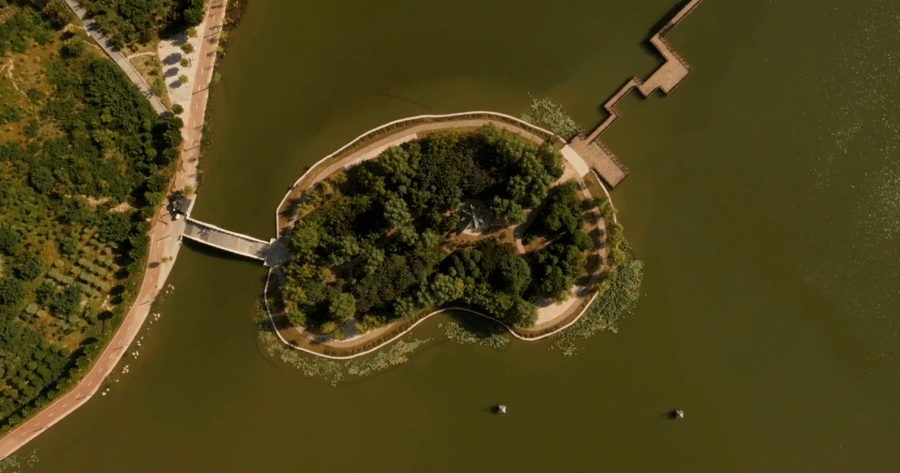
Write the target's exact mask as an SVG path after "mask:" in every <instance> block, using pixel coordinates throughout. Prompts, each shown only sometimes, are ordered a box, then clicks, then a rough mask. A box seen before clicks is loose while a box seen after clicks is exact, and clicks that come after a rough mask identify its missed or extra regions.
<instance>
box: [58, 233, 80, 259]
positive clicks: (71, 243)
mask: <svg viewBox="0 0 900 473" xmlns="http://www.w3.org/2000/svg"><path fill="white" fill-rule="evenodd" d="M59 251H60V252H61V253H62V254H64V255H74V254H75V253H77V252H78V242H77V241H75V239H74V238H69V237H62V238H60V239H59Z"/></svg>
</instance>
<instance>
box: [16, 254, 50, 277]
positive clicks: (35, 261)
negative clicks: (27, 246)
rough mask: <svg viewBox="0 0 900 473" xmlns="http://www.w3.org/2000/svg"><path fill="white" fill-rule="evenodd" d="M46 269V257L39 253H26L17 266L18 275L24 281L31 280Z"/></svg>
mask: <svg viewBox="0 0 900 473" xmlns="http://www.w3.org/2000/svg"><path fill="white" fill-rule="evenodd" d="M43 271H44V259H43V258H41V257H40V256H39V255H25V257H24V258H22V263H21V264H20V265H19V267H17V268H16V276H18V277H19V279H21V280H23V281H31V280H33V279H34V278H36V277H38V276H40V275H41V273H42V272H43Z"/></svg>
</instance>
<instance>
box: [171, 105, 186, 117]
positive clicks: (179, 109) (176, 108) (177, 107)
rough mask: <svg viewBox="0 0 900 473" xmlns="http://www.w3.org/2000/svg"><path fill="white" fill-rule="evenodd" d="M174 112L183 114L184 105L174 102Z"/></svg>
mask: <svg viewBox="0 0 900 473" xmlns="http://www.w3.org/2000/svg"><path fill="white" fill-rule="evenodd" d="M172 113H174V114H175V115H181V114H182V113H184V107H182V106H181V105H179V104H177V103H176V104H173V105H172Z"/></svg>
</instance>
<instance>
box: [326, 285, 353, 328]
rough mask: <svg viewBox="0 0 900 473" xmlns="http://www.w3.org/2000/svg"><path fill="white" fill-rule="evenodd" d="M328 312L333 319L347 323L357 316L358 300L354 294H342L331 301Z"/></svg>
mask: <svg viewBox="0 0 900 473" xmlns="http://www.w3.org/2000/svg"><path fill="white" fill-rule="evenodd" d="M328 311H329V313H330V314H331V317H332V318H333V319H335V320H338V321H341V322H346V321H348V320H350V319H352V318H353V316H354V315H356V298H355V297H353V294H348V293H346V292H340V293H338V294H337V295H336V296H335V297H334V298H332V299H331V302H330V303H329V305H328Z"/></svg>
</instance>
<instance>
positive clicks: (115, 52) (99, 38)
mask: <svg viewBox="0 0 900 473" xmlns="http://www.w3.org/2000/svg"><path fill="white" fill-rule="evenodd" d="M66 4H67V5H69V8H71V9H72V11H73V12H75V16H77V17H78V18H80V19H81V21H82V23H84V29H85V30H86V31H87V33H88V35H90V36H91V38H94V41H96V42H97V44H98V45H100V47H101V48H102V49H103V51H104V52H106V54H107V55H108V56H109V57H110V58H111V59H112V60H113V61H115V63H116V65H118V66H119V68H120V69H122V70H123V71H125V74H126V75H128V78H129V79H130V80H131V82H134V85H136V86H137V87H138V89H140V90H141V93H142V94H144V96H145V97H147V100H149V101H150V105H151V106H153V110H155V111H156V113H158V114H160V115H162V114H163V113H166V112H167V110H166V107H165V105H163V103H162V101H161V100H160V99H159V96H157V95H156V94H155V93H154V92H153V89H151V88H150V86H149V85H148V84H147V82H146V81H145V80H144V78H143V77H142V76H141V74H140V73H139V72H138V71H137V69H135V68H134V66H132V65H131V62H130V61H129V60H128V59H126V58H125V56H124V55H122V53H121V52H120V51H119V49H118V48H116V47H115V46H113V45H112V43H110V41H109V39H107V38H106V36H103V34H102V33H100V27H99V26H97V24H96V23H94V20H91V19H90V18H88V17H87V11H85V9H84V8H81V6H80V5H78V2H76V1H75V0H66Z"/></svg>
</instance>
